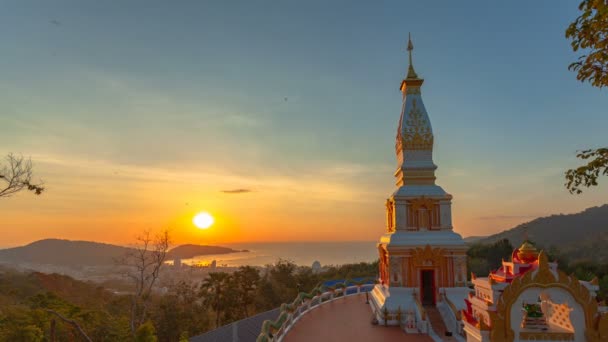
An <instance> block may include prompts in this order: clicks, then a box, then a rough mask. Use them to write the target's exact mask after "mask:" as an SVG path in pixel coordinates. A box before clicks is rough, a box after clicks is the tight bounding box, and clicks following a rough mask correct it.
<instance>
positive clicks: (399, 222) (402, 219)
mask: <svg viewBox="0 0 608 342" xmlns="http://www.w3.org/2000/svg"><path fill="white" fill-rule="evenodd" d="M394 202H395V227H396V228H397V230H405V229H406V228H407V209H406V207H405V201H404V200H397V199H395V201H394Z"/></svg>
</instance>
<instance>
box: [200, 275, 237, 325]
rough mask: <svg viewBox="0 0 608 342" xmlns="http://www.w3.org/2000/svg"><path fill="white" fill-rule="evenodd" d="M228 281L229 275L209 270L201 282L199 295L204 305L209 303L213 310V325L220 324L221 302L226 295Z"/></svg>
mask: <svg viewBox="0 0 608 342" xmlns="http://www.w3.org/2000/svg"><path fill="white" fill-rule="evenodd" d="M229 281H230V275H229V274H228V273H224V272H211V273H209V276H208V277H207V279H205V281H203V283H202V284H201V296H202V297H203V302H204V303H205V304H206V305H211V308H212V309H213V311H215V327H216V328H218V327H219V326H220V318H221V316H222V309H223V305H222V302H223V301H224V299H225V296H226V292H227V291H226V290H227V289H226V285H228V283H229Z"/></svg>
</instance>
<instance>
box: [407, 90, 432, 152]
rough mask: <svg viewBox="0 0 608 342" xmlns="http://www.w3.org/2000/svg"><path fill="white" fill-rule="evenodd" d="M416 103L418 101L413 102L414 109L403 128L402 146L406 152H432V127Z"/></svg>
mask: <svg viewBox="0 0 608 342" xmlns="http://www.w3.org/2000/svg"><path fill="white" fill-rule="evenodd" d="M416 102H417V101H416V99H414V100H413V101H412V109H411V110H410V112H409V115H408V117H407V119H406V121H405V127H403V134H402V140H403V142H402V146H403V148H404V149H406V150H432V149H433V133H432V132H431V125H430V123H429V121H428V119H427V118H426V117H425V116H424V114H423V113H422V111H421V110H420V108H418V105H417V104H416Z"/></svg>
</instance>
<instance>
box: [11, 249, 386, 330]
mask: <svg viewBox="0 0 608 342" xmlns="http://www.w3.org/2000/svg"><path fill="white" fill-rule="evenodd" d="M376 273H377V263H360V264H352V265H342V266H329V267H326V269H325V271H324V272H322V273H319V274H316V273H313V272H312V270H311V268H310V267H299V266H296V265H295V264H293V263H292V262H289V261H287V260H279V261H277V262H276V263H275V264H273V265H267V266H266V267H265V268H263V269H260V268H255V267H250V266H243V267H240V268H238V269H237V270H235V271H234V272H232V273H225V272H213V273H211V274H210V276H209V278H207V279H206V280H205V281H204V282H203V283H202V284H200V283H194V282H189V281H180V282H177V283H175V284H172V285H170V286H169V287H168V288H167V291H166V292H165V293H163V294H160V293H158V292H152V293H151V294H150V297H149V305H148V308H149V310H148V314H147V316H146V320H145V321H144V322H145V323H143V324H141V325H139V326H138V328H137V329H136V333H135V334H134V335H133V334H132V333H131V329H130V310H131V301H130V296H129V295H116V294H113V293H112V292H110V291H107V290H105V289H103V288H101V287H100V286H99V285H96V284H92V283H85V282H82V281H78V280H75V279H72V278H70V277H67V276H63V275H58V274H43V273H37V272H35V273H21V272H17V271H11V270H9V269H3V268H1V267H0V308H1V310H0V341H49V340H52V338H51V331H52V329H51V326H53V325H54V326H55V328H54V337H55V340H57V341H78V340H81V335H79V332H78V331H77V329H76V328H75V327H74V326H72V325H70V324H67V323H65V322H63V321H62V320H60V319H58V318H57V317H56V316H55V315H53V314H51V313H49V312H48V311H47V310H54V311H56V312H57V313H59V314H61V315H62V316H64V317H65V318H67V319H69V320H73V321H75V322H77V323H78V324H79V325H80V326H81V327H82V329H83V330H84V331H85V332H86V334H87V335H88V336H89V337H90V339H91V340H93V341H102V342H104V341H119V342H120V341H125V342H126V341H129V342H132V341H134V340H136V341H156V340H158V341H163V342H164V341H168V342H178V341H184V340H187V338H188V337H189V336H196V335H199V334H202V333H204V332H206V331H208V330H210V329H213V328H215V327H216V326H218V325H223V324H228V323H231V322H233V321H235V320H239V319H243V318H245V317H248V316H251V315H255V314H257V313H260V312H263V311H266V310H270V309H274V308H277V307H279V306H280V305H281V304H282V303H291V302H292V301H293V300H294V298H296V295H297V293H298V291H299V290H300V291H306V292H310V291H311V290H313V289H314V288H315V287H317V286H318V285H319V284H320V283H321V282H323V281H325V280H330V279H344V278H347V276H348V275H352V277H359V276H372V277H373V276H375V275H376ZM218 299H219V300H218ZM53 322H54V323H53Z"/></svg>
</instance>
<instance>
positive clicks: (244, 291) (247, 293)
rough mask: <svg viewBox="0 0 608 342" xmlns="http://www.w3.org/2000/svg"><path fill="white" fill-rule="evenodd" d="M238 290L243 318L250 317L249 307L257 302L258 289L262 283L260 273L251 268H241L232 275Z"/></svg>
mask: <svg viewBox="0 0 608 342" xmlns="http://www.w3.org/2000/svg"><path fill="white" fill-rule="evenodd" d="M232 277H233V278H234V283H235V285H236V288H237V290H238V291H237V295H238V298H237V299H238V302H239V307H240V308H242V309H243V312H242V314H243V315H244V316H242V317H249V307H250V306H251V305H252V304H253V302H254V301H255V294H256V288H257V286H258V284H259V282H260V272H259V271H258V270H257V269H255V268H253V267H251V266H241V267H239V269H238V271H236V272H234V273H233V274H232Z"/></svg>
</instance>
